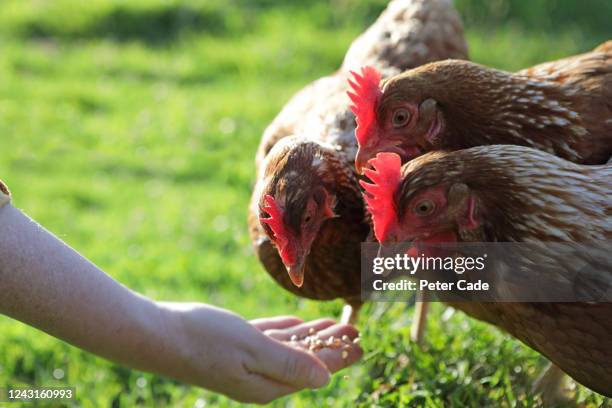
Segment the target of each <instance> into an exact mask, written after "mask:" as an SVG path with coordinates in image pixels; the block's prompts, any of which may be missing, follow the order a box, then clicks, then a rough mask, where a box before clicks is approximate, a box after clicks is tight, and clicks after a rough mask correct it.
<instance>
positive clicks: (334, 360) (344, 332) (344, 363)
mask: <svg viewBox="0 0 612 408" xmlns="http://www.w3.org/2000/svg"><path fill="white" fill-rule="evenodd" d="M343 336H348V340H349V341H348V342H344V341H343V342H342V344H341V346H340V347H338V348H332V347H324V348H322V349H320V350H318V351H316V352H315V355H316V356H317V357H318V358H319V359H320V360H321V361H322V362H323V363H324V364H325V365H326V366H327V368H328V369H329V371H331V372H332V373H335V372H336V371H338V370H341V369H343V368H345V367H348V366H350V365H352V364H354V363H355V362H356V361H357V360H359V359H360V358H361V356H362V355H363V350H362V349H361V347H360V346H359V344H355V343H353V340H354V339H355V338H357V337H359V332H357V330H356V329H355V328H354V327H353V326H349V325H346V324H336V325H334V326H331V327H328V328H327V329H325V330H323V331H321V332H320V333H319V337H320V338H322V339H327V338H329V337H334V338H342V337H343Z"/></svg>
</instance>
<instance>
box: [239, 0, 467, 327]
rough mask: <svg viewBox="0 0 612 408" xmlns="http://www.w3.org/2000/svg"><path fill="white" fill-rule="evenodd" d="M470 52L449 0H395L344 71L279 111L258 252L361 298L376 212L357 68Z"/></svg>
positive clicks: (253, 224) (303, 281)
mask: <svg viewBox="0 0 612 408" xmlns="http://www.w3.org/2000/svg"><path fill="white" fill-rule="evenodd" d="M466 57H467V47H466V45H465V40H464V38H463V30H462V26H461V22H460V20H459V17H458V15H457V13H456V12H455V10H454V9H453V7H452V5H451V4H450V2H448V1H446V0H394V1H392V2H391V3H390V4H389V6H388V7H387V9H386V10H385V11H384V12H383V13H382V14H381V16H380V17H379V18H378V20H377V21H376V22H375V23H374V24H373V25H372V26H371V27H370V28H369V29H368V30H367V31H366V32H365V33H364V34H362V35H361V36H360V37H359V38H357V39H356V40H355V42H354V43H353V44H352V45H351V47H350V49H349V51H348V53H347V55H346V57H345V60H344V63H343V65H342V67H341V68H340V69H339V70H338V71H337V72H336V73H334V74H333V75H330V76H327V77H324V78H321V79H319V80H316V81H315V82H313V83H312V84H310V85H308V86H307V87H305V88H304V89H303V90H301V91H299V92H298V93H297V94H296V95H295V96H294V97H293V98H292V99H291V100H290V101H289V102H288V103H287V105H286V106H285V107H284V108H283V110H282V111H281V112H280V113H279V114H278V116H277V117H276V118H275V119H274V120H273V121H272V123H271V124H270V125H269V126H268V128H267V129H266V130H265V132H264V135H263V137H262V141H261V143H260V146H259V149H258V151H257V157H256V164H257V167H258V178H257V186H256V188H255V190H254V192H253V196H252V200H251V206H250V213H249V230H250V234H251V239H252V241H253V243H254V246H255V250H256V252H257V255H258V257H259V259H260V260H261V262H262V263H263V265H264V267H265V268H266V270H267V271H268V273H269V274H270V275H271V276H272V277H273V278H274V279H275V280H276V281H277V282H278V283H279V284H280V285H281V286H282V287H284V288H285V289H287V290H289V291H291V292H292V293H295V294H296V295H299V296H303V297H307V298H311V299H321V300H327V299H334V298H343V299H346V300H347V302H348V303H349V304H351V305H353V306H354V307H358V306H359V305H360V287H359V286H360V257H359V250H360V243H361V242H363V241H364V240H366V237H367V236H368V232H369V222H368V219H367V213H366V212H365V210H364V205H363V201H362V197H361V193H360V189H359V185H358V184H357V178H356V174H355V173H354V167H353V164H352V163H353V161H354V158H355V154H356V152H357V143H356V141H355V138H354V131H355V126H356V124H355V117H354V115H353V113H352V112H351V111H350V109H349V108H348V105H349V100H348V97H347V96H346V90H347V78H348V77H349V70H350V69H357V68H358V67H359V66H361V65H363V64H372V65H374V66H376V67H377V68H378V69H380V70H381V71H383V72H384V73H385V75H393V74H397V73H399V72H401V71H403V70H405V69H408V68H412V67H416V66H418V65H420V64H423V63H426V62H430V61H434V60H437V59H440V58H466ZM260 220H261V221H260ZM353 317H354V316H353Z"/></svg>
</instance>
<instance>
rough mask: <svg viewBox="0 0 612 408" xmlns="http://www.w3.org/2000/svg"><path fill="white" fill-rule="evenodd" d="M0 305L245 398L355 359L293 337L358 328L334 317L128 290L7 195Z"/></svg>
mask: <svg viewBox="0 0 612 408" xmlns="http://www.w3.org/2000/svg"><path fill="white" fill-rule="evenodd" d="M0 294H1V296H0V313H2V314H5V315H7V316H10V317H13V318H15V319H17V320H20V321H22V322H24V323H27V324H29V325H31V326H33V327H36V328H38V329H40V330H43V331H45V332H47V333H49V334H51V335H53V336H55V337H58V338H60V339H62V340H65V341H67V342H68V343H71V344H73V345H75V346H77V347H80V348H82V349H84V350H87V351H89V352H91V353H94V354H97V355H99V356H102V357H104V358H107V359H109V360H112V361H115V362H117V363H120V364H123V365H125V366H128V367H131V368H134V369H138V370H143V371H149V372H153V373H157V374H160V375H164V376H168V377H172V378H175V379H177V380H179V381H182V382H185V383H188V384H193V385H197V386H201V387H204V388H207V389H209V390H212V391H215V392H219V393H222V394H225V395H227V396H229V397H230V398H233V399H235V400H238V401H242V402H255V403H266V402H269V401H271V400H273V399H276V398H278V397H281V396H284V395H287V394H291V393H293V392H296V391H299V390H301V389H304V388H319V387H323V386H325V385H326V384H327V383H328V382H329V377H330V373H333V372H335V371H338V370H340V369H342V368H344V367H346V366H348V365H350V364H352V363H354V362H355V361H357V360H358V359H359V357H360V356H361V353H362V352H361V349H360V348H359V346H357V345H353V346H352V347H351V350H350V351H349V353H348V356H346V355H345V356H344V357H345V358H342V357H343V356H342V351H341V350H340V349H330V348H326V349H323V350H321V351H318V352H317V353H312V352H309V351H307V350H306V349H305V346H303V345H301V343H300V342H298V343H297V346H296V345H295V344H294V343H293V342H291V341H290V339H291V337H292V336H293V335H296V336H298V337H304V336H306V335H308V334H309V333H312V330H311V329H313V330H314V331H315V332H317V333H318V334H319V336H320V337H321V338H322V339H327V338H328V337H330V336H334V337H341V336H343V335H347V336H349V338H350V339H354V338H355V337H357V336H358V333H357V331H356V330H355V329H354V328H353V327H352V326H349V325H341V324H336V323H335V322H334V321H333V320H331V319H321V320H316V321H312V322H303V321H301V320H300V319H298V318H296V317H291V316H279V317H273V318H266V319H257V320H253V321H250V322H249V321H246V320H244V319H243V318H242V317H240V316H238V315H236V314H234V313H233V312H230V311H227V310H224V309H220V308H216V307H213V306H210V305H206V304H199V303H170V302H157V301H154V300H152V299H149V298H147V297H144V296H142V295H139V294H138V293H136V292H134V291H132V290H130V289H128V288H127V287H125V286H123V285H122V284H120V283H119V282H117V281H115V280H114V279H113V278H112V277H110V276H109V275H107V274H106V273H104V272H103V271H102V270H100V269H99V268H98V267H96V266H95V265H94V264H93V263H91V262H89V261H88V260H87V259H85V258H84V257H82V256H81V255H80V254H78V253H77V252H76V251H74V250H73V249H72V248H70V247H69V246H68V245H66V244H65V243H64V242H62V241H61V240H59V239H58V238H57V237H56V236H54V235H53V234H52V233H50V232H49V231H47V230H45V229H44V228H43V227H41V226H40V225H38V224H37V223H36V222H35V221H33V220H32V219H30V218H29V217H27V216H26V215H25V214H24V213H23V212H21V211H20V210H18V209H16V208H15V207H13V206H12V205H11V204H10V203H9V204H7V205H5V206H4V207H0Z"/></svg>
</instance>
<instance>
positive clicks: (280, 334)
mask: <svg viewBox="0 0 612 408" xmlns="http://www.w3.org/2000/svg"><path fill="white" fill-rule="evenodd" d="M334 324H336V322H335V321H334V320H332V319H319V320H313V321H311V322H306V323H302V324H298V325H296V326H293V327H289V328H286V329H282V330H276V329H272V330H266V332H265V334H266V336H270V337H272V338H274V339H276V340H280V341H289V340H291V337H292V336H297V337H298V338H303V337H306V336H308V335H309V334H310V333H311V332H312V331H313V330H314V332H315V333H316V332H319V331H321V330H324V329H326V328H327V327H329V326H333V325H334Z"/></svg>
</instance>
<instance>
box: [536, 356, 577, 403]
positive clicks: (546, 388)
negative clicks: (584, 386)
mask: <svg viewBox="0 0 612 408" xmlns="http://www.w3.org/2000/svg"><path fill="white" fill-rule="evenodd" d="M567 380H568V377H567V375H565V373H564V372H563V371H562V370H561V369H560V368H559V367H557V366H556V365H554V364H552V363H550V364H549V365H548V367H546V368H545V369H544V371H543V372H542V374H540V376H539V377H538V379H537V380H535V382H534V383H533V388H532V391H533V392H534V393H538V394H540V395H541V396H542V402H543V403H544V404H545V406H549V405H550V406H556V405H558V404H564V403H565V404H567V403H568V402H570V401H571V400H572V396H571V392H570V390H569V388H568V387H567Z"/></svg>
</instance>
